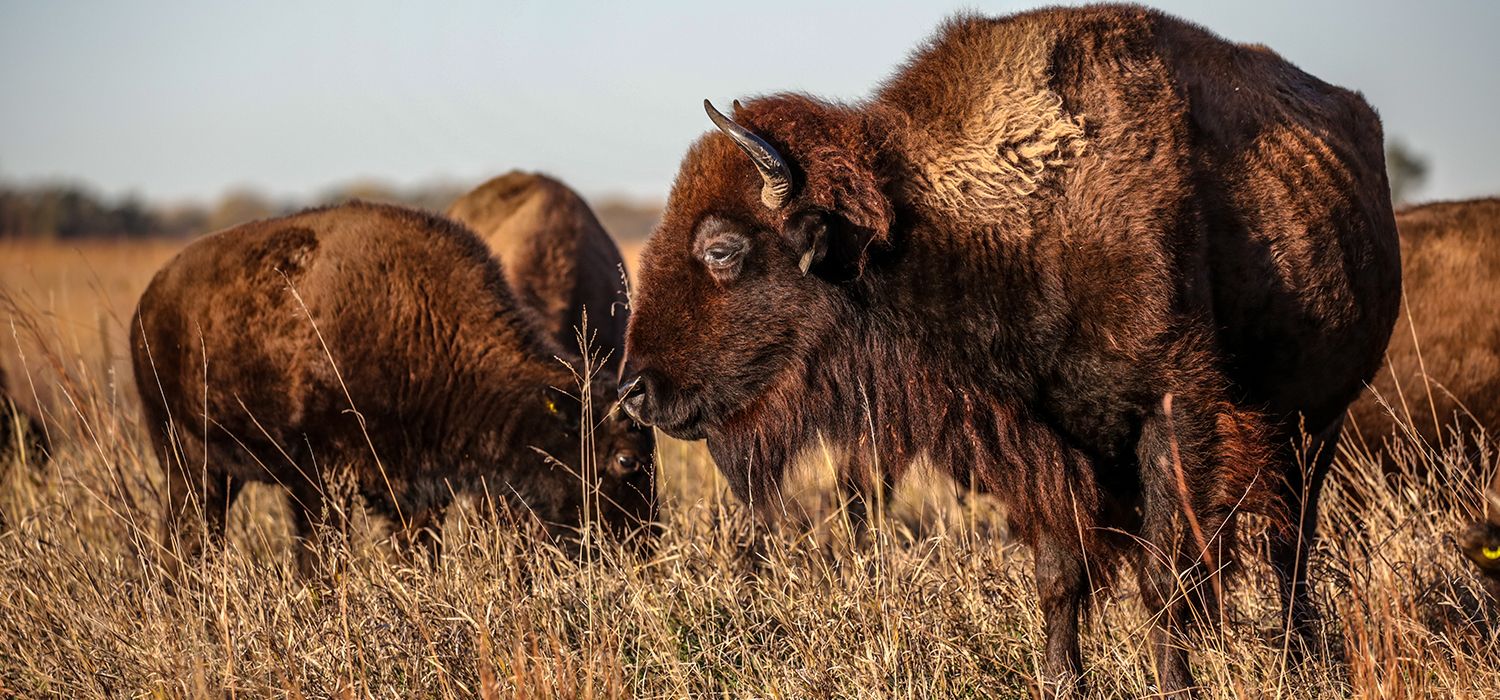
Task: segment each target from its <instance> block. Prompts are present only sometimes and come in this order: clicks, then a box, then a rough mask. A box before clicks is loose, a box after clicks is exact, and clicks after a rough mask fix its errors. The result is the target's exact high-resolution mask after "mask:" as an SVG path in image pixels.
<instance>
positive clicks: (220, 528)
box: [163, 464, 244, 578]
mask: <svg viewBox="0 0 1500 700" xmlns="http://www.w3.org/2000/svg"><path fill="white" fill-rule="evenodd" d="M166 471H167V489H166V490H167V513H166V518H165V522H164V524H163V540H164V544H166V545H167V546H168V547H169V550H170V552H171V554H170V556H169V558H168V560H167V564H166V567H167V571H168V573H169V574H170V575H171V576H173V577H174V578H175V577H176V576H177V574H178V573H179V572H180V571H181V570H182V569H183V568H184V567H187V566H190V565H192V564H193V563H194V562H196V561H197V560H198V558H199V557H200V556H201V555H202V553H203V550H204V548H205V547H214V548H218V547H219V546H221V545H222V544H223V541H224V529H225V526H226V525H227V523H228V520H229V507H230V506H231V505H233V504H234V501H235V498H236V497H238V496H239V493H240V488H241V487H242V486H243V485H244V482H243V481H241V480H240V479H236V478H234V477H232V476H229V475H227V474H220V473H216V472H214V471H211V470H210V468H209V467H208V466H205V465H199V466H196V467H192V466H183V465H178V464H170V465H169V466H168V467H167V470H166Z"/></svg>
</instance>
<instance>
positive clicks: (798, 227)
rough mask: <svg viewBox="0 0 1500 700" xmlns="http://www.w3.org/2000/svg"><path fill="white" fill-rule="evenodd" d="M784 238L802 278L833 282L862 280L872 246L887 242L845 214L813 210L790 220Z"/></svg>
mask: <svg viewBox="0 0 1500 700" xmlns="http://www.w3.org/2000/svg"><path fill="white" fill-rule="evenodd" d="M782 235H783V237H784V238H785V239H786V242H787V246H788V247H789V248H791V251H792V254H793V255H796V256H797V267H798V268H800V269H801V270H802V274H804V275H806V274H808V273H810V272H811V273H813V274H816V275H817V276H819V277H822V278H824V279H828V280H831V281H847V280H852V279H854V278H856V277H859V275H860V273H861V272H863V271H864V268H865V262H866V261H867V260H868V249H869V247H870V245H871V243H873V242H877V241H884V240H885V233H884V231H881V232H880V234H879V235H875V234H874V233H873V232H872V231H870V230H869V229H868V228H866V227H863V226H860V225H858V224H855V223H854V222H852V221H850V220H848V219H847V218H845V217H844V216H843V215H842V214H840V213H836V212H830V211H827V210H823V209H811V210H807V211H803V212H800V213H797V214H794V215H792V216H791V217H789V218H788V219H787V223H786V225H785V227H784V228H783V229H782Z"/></svg>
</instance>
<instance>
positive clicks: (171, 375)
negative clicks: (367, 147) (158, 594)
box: [131, 203, 655, 568]
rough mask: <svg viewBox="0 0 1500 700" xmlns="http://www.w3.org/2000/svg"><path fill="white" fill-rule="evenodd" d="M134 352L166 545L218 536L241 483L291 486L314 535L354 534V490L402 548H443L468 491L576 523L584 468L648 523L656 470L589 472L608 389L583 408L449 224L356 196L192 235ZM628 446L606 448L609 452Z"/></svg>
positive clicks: (150, 300) (607, 513)
mask: <svg viewBox="0 0 1500 700" xmlns="http://www.w3.org/2000/svg"><path fill="white" fill-rule="evenodd" d="M131 347H132V352H133V359H134V363H135V376H136V384H137V386H138V387H139V388H140V392H141V399H142V403H143V404H144V408H145V416H146V420H147V423H148V425H149V426H150V429H151V432H152V434H153V437H155V438H156V445H157V454H158V457H159V458H160V460H161V463H162V466H163V468H164V469H166V471H167V476H168V481H167V491H168V498H169V507H170V513H169V514H168V523H167V526H168V535H169V539H172V538H173V537H174V536H175V538H176V540H177V541H179V542H183V543H186V544H187V545H188V546H189V547H191V548H192V551H195V550H196V549H197V547H198V546H199V542H200V540H201V537H200V536H201V535H202V534H203V533H202V532H200V531H199V527H200V525H201V523H200V520H199V517H200V516H199V513H196V512H194V511H195V510H198V509H201V516H202V519H203V520H206V521H207V528H208V532H207V534H208V535H209V536H210V537H212V538H215V539H216V538H217V537H219V536H221V535H222V532H223V528H224V519H225V515H226V511H227V509H228V508H229V507H230V505H232V503H233V501H234V498H235V495H236V494H237V493H238V492H239V490H240V487H241V486H242V485H243V484H245V483H246V482H249V481H261V482H274V483H279V484H282V485H283V486H284V487H285V488H286V489H287V490H288V491H290V493H291V496H292V499H291V500H292V502H293V512H294V514H295V516H296V524H297V533H298V535H299V536H301V537H303V538H306V537H308V536H310V535H311V534H313V532H314V529H315V525H316V524H317V523H318V522H320V521H325V522H327V521H328V520H329V519H331V522H329V524H332V525H334V526H335V527H336V528H341V527H342V524H343V523H342V512H341V511H342V509H340V508H338V507H335V506H333V505H331V504H328V503H325V496H326V495H327V494H328V493H329V489H328V487H329V485H330V483H331V482H336V481H339V480H344V481H346V482H352V483H353V485H354V487H355V489H356V490H357V491H358V492H359V493H361V494H362V495H363V496H364V497H365V499H366V501H367V502H368V503H370V504H371V505H372V507H374V508H375V510H377V511H378V512H380V513H382V514H385V515H388V516H390V517H392V518H394V519H395V520H396V521H397V522H398V523H399V525H400V529H399V530H398V540H399V541H401V542H403V543H405V544H408V545H410V544H412V543H414V542H420V543H421V544H423V545H425V546H426V547H427V548H428V549H429V551H430V552H432V553H433V554H434V555H436V553H437V546H438V544H439V542H438V534H439V533H438V528H439V527H441V523H442V515H443V511H444V508H445V507H446V506H447V505H448V504H449V502H450V500H451V497H452V495H453V494H454V493H455V492H460V493H461V492H463V491H465V490H473V491H480V490H482V491H483V492H484V493H487V494H490V495H493V496H495V497H496V498H506V499H509V500H510V502H511V503H512V504H513V505H514V506H516V507H517V508H518V509H520V510H523V511H530V512H533V513H535V514H536V515H537V516H538V517H539V518H540V519H541V520H542V521H543V522H544V523H546V524H548V525H549V526H550V527H552V528H553V529H554V530H557V529H561V528H568V527H572V526H576V525H577V524H578V523H579V520H580V517H581V514H582V512H583V504H584V495H583V490H584V489H583V487H582V486H581V484H580V474H585V475H588V478H589V479H590V480H589V481H588V482H587V488H588V489H590V490H596V491H597V494H598V501H599V503H600V506H601V507H600V511H601V512H602V516H603V521H604V524H605V525H607V526H608V528H609V529H610V530H612V531H614V532H616V533H626V532H628V531H630V530H631V529H632V528H634V527H635V526H636V525H638V524H640V523H642V522H644V521H648V520H650V519H652V518H653V517H654V508H655V492H654V481H653V479H654V474H653V471H652V469H651V465H650V464H649V463H647V462H641V461H634V462H626V461H622V460H618V459H615V458H614V457H615V455H612V454H597V455H595V456H594V458H595V459H597V460H598V461H597V462H596V464H597V465H598V469H597V470H592V469H590V470H588V471H585V470H584V469H583V468H582V467H583V465H580V463H579V462H580V445H581V444H582V442H581V436H580V434H579V432H580V420H583V421H591V420H598V418H599V417H602V416H604V415H605V414H606V413H607V412H608V411H610V410H611V408H612V406H613V398H614V390H613V386H614V385H613V382H610V383H609V385H608V386H609V389H608V390H605V389H603V388H600V387H598V386H595V387H594V388H593V390H592V392H591V393H590V394H589V395H588V397H587V398H588V405H584V404H583V403H581V402H580V401H579V400H578V399H577V398H575V397H573V396H571V395H570V394H569V393H568V392H567V391H566V388H567V387H571V386H574V385H575V382H574V378H573V377H572V375H571V373H570V372H569V371H568V370H567V369H566V368H565V367H563V366H562V365H561V364H560V363H559V362H558V361H557V360H556V359H555V356H556V355H557V354H558V353H559V350H558V348H557V347H556V345H555V344H554V343H553V342H552V339H551V338H550V337H549V336H548V335H547V334H546V333H545V332H543V330H542V329H541V328H540V327H539V326H538V324H537V323H536V321H535V319H534V318H533V316H532V314H530V313H529V312H528V311H525V310H524V309H523V308H521V307H520V306H519V305H518V304H517V303H516V302H515V300H514V299H513V297H512V295H511V292H510V289H509V288H508V287H507V286H506V283H505V279H504V276H503V274H502V272H501V269H500V266H499V264H498V263H497V262H496V261H495V260H494V258H492V257H491V256H490V254H489V251H488V250H487V249H486V248H485V247H484V244H483V243H482V242H480V241H479V239H478V238H476V237H475V236H474V235H473V234H472V233H470V232H469V231H468V230H466V229H464V228H463V227H462V226H460V225H458V224H456V223H453V222H450V221H448V220H446V219H442V218H439V217H436V216H432V215H428V214H423V213H419V212H414V211H409V210H405V209H401V208H397V207H389V206H378V205H371V204H358V203H356V204H349V205H344V206H339V207H333V208H328V209H319V210H310V211H306V212H303V213H300V214H296V215H293V216H288V217H284V218H278V219H270V220H266V221H259V222H254V223H249V224H245V225H243V226H239V227H236V228H233V229H230V230H227V231H224V232H221V233H219V234H216V235H214V236H211V237H208V238H206V239H203V240H201V241H198V242H196V243H194V244H192V245H190V246H188V247H187V248H186V249H184V250H183V251H182V253H180V254H179V255H178V256H177V257H176V258H175V259H173V260H172V261H171V262H169V263H168V264H167V265H166V266H165V267H164V268H162V270H161V271H160V272H158V273H157V275H156V277H155V278H154V279H153V280H152V282H151V285H150V286H149V287H148V288H147V290H146V292H145V294H144V295H143V296H142V297H141V301H140V304H139V306H138V307H137V309H136V316H135V320H134V322H133V324H132V338H131ZM615 425H617V423H615V422H612V421H605V422H604V423H603V426H604V430H605V431H608V430H609V429H610V428H611V427H612V426H615ZM616 437H617V436H612V435H607V434H601V435H596V436H595V437H594V441H595V444H596V445H598V446H599V447H603V448H609V449H614V448H615V445H616V442H617V440H616ZM306 553H307V551H306V550H305V549H304V561H303V564H304V568H305V567H306V566H307V565H308V564H309V563H310V560H308V559H306V558H305V556H306Z"/></svg>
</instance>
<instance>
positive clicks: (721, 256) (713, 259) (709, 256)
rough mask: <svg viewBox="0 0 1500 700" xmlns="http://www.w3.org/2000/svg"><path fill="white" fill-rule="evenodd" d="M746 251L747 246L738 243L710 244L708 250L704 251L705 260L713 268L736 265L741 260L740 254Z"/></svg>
mask: <svg viewBox="0 0 1500 700" xmlns="http://www.w3.org/2000/svg"><path fill="white" fill-rule="evenodd" d="M744 252H745V247H744V246H742V245H737V244H731V243H723V244H719V245H714V246H709V248H708V250H705V251H703V262H704V264H706V265H708V266H709V267H711V268H714V269H717V270H723V269H726V268H728V267H730V266H732V265H734V264H735V262H736V261H738V260H739V258H740V254H742V253H744Z"/></svg>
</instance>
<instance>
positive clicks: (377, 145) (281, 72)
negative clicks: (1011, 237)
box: [0, 0, 1500, 202]
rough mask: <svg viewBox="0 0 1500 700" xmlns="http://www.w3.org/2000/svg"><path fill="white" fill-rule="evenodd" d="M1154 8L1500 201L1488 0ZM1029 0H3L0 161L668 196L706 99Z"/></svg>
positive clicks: (860, 56) (167, 178)
mask: <svg viewBox="0 0 1500 700" xmlns="http://www.w3.org/2000/svg"><path fill="white" fill-rule="evenodd" d="M1149 4H1152V5H1154V6H1158V7H1161V8H1163V9H1165V10H1167V11H1169V12H1172V13H1174V14H1177V15H1179V16H1182V17H1185V18H1187V19H1190V20H1193V21H1195V22H1198V23H1200V24H1203V25H1204V26H1207V27H1208V28H1210V29H1212V30H1214V31H1216V32H1218V33H1219V34H1221V35H1223V36H1225V37H1227V38H1230V39H1232V40H1235V41H1242V42H1254V43H1263V44H1266V45H1267V46H1269V47H1271V48H1272V49H1274V50H1276V51H1278V52H1279V53H1281V54H1282V55H1283V56H1285V57H1286V58H1287V59H1288V60H1290V61H1292V62H1294V63H1296V64H1297V65H1299V66H1300V67H1302V68H1303V69H1305V70H1307V71H1308V72H1310V73H1312V74H1314V75H1317V76H1318V77H1320V78H1322V79H1324V80H1327V81H1329V82H1332V83H1335V84H1339V85H1342V86H1345V87H1348V88H1352V89H1356V90H1360V91H1361V92H1363V93H1364V94H1365V95H1366V97H1367V98H1368V99H1369V100H1370V102H1371V103H1372V104H1374V105H1375V106H1376V108H1377V109H1379V110H1380V112H1381V114H1382V116H1383V118H1384V120H1385V128H1386V135H1387V137H1388V138H1392V139H1396V140H1399V141H1402V142H1404V143H1405V144H1406V145H1407V146H1408V147H1409V148H1410V149H1411V150H1412V151H1413V152H1414V153H1416V154H1418V155H1420V156H1422V157H1424V158H1425V159H1427V161H1428V163H1429V166H1430V171H1429V174H1428V179H1427V183H1426V186H1425V187H1423V188H1422V189H1421V190H1419V191H1417V192H1416V197H1417V199H1419V200H1426V199H1447V198H1459V197H1469V196H1478V195H1485V194H1500V171H1497V169H1496V168H1495V167H1494V166H1493V165H1492V162H1493V161H1495V160H1496V159H1497V157H1500V134H1497V133H1496V132H1495V129H1493V127H1492V121H1493V115H1494V114H1496V113H1497V112H1500V95H1497V91H1496V90H1495V89H1494V88H1493V85H1494V77H1493V75H1492V74H1491V71H1493V69H1495V68H1496V67H1500V43H1497V42H1495V41H1494V40H1493V37H1492V34H1493V32H1494V29H1495V27H1497V26H1500V3H1483V2H1445V3H1434V4H1422V5H1417V4H1411V3H1404V2H1394V1H1390V0H1386V1H1380V2H1353V1H1351V0H1342V1H1340V2H1335V3H1293V2H1289V1H1287V0H1277V1H1276V2H1269V3H1257V4H1256V5H1255V6H1253V7H1252V6H1243V5H1241V4H1239V3H1224V4H1220V3H1207V4H1203V3H1189V2H1183V1H1180V0H1173V1H1170V2H1154V3H1149ZM1038 5H1039V3H1019V2H987V3H965V4H962V5H960V4H953V5H923V4H921V3H895V2H885V1H880V2H854V1H853V0H840V1H839V2H836V3H831V4H826V5H816V6H813V5H807V6H804V5H802V4H799V3H791V2H779V1H778V2H762V3H757V4H756V5H755V8H756V9H757V10H758V11H759V12H760V13H761V16H759V17H755V16H752V15H749V14H747V13H746V12H745V11H744V8H743V7H742V6H717V5H714V6H700V5H689V4H687V3H681V2H671V3H662V4H656V5H652V6H649V7H639V6H632V5H625V4H620V5H618V6H605V7H592V6H587V5H579V4H575V3H531V2H521V3H501V4H491V3H480V2H465V3H457V4H445V5H442V6H429V5H425V4H424V5H408V4H399V3H390V2H371V3H359V4H354V3H342V2H340V3H326V4H325V3H318V4H310V5H303V4H293V3H269V4H259V3H257V4H256V5H255V6H254V7H247V6H240V5H220V4H207V3H203V4H199V3H187V2H181V1H179V0H153V1H150V2H142V3H130V4H126V3H119V4H114V3H98V4H92V3H90V4H83V3H58V2H31V1H29V0H28V1H25V2H7V3H5V4H4V5H3V6H0V90H3V94H5V95H6V103H7V105H8V106H7V109H5V110H0V180H3V181H6V182H32V181H39V180H47V181H56V180H64V181H76V182H80V183H83V184H86V185H88V186H91V187H95V188H97V189H99V190H100V191H101V192H103V193H105V194H108V195H112V196H118V195H123V194H135V195H138V196H142V197H144V198H147V199H150V200H153V201H164V202H171V201H183V200H209V199H213V198H216V197H218V196H219V195H221V194H222V193H223V192H224V191H226V190H228V189H231V188H239V187H248V188H252V189H255V190H258V191H262V192H265V193H266V194H268V195H270V196H273V197H277V198H292V197H297V198H305V197H307V196H308V195H310V194H313V193H317V192H319V191H324V190H326V189H327V188H329V187H330V186H335V185H339V184H343V183H348V182H351V181H362V180H374V181H380V182H385V183H390V184H392V185H395V186H400V187H410V186H413V185H418V184H423V183H429V182H434V181H451V182H455V183H465V182H474V181H478V180H480V179H483V178H486V177H489V176H491V175H494V174H496V173H498V172H501V171H504V170H508V169H511V168H522V169H528V170H542V171H545V172H548V173H551V174H553V175H556V176H558V177H560V178H562V179H564V180H566V181H567V182H569V183H570V184H572V185H574V186H575V187H576V188H577V189H579V190H580V191H582V192H584V193H585V194H587V195H589V196H592V197H606V196H629V197H636V198H649V199H655V200H660V199H662V198H664V197H665V195H666V191H667V188H668V186H669V185H670V182H671V178H672V177H673V176H674V174H675V171H676V166H677V162H678V159H679V158H680V157H681V155H682V153H683V151H684V150H685V149H686V147H687V146H688V144H689V143H690V142H691V141H692V140H693V139H695V138H697V136H698V135H699V134H701V133H703V132H704V131H705V130H706V129H707V128H708V126H709V124H708V120H707V119H706V118H705V117H704V115H703V112H702V109H701V107H700V102H701V101H702V99H703V98H705V97H708V98H711V99H713V100H715V101H716V102H719V103H721V104H723V105H727V104H728V103H729V101H730V100H732V99H734V98H736V97H743V96H746V95H755V94H760V93H767V92H779V91H787V90H795V91H805V92H809V93H812V94H816V95H820V96H824V97H829V98H834V99H842V100H854V99H859V98H862V97H864V96H866V95H868V94H869V93H870V92H871V91H872V90H873V89H874V88H875V86H876V85H877V84H878V83H879V82H880V81H881V80H882V79H884V78H885V77H886V76H887V75H889V74H890V73H891V72H892V70H893V69H894V68H895V67H896V66H897V65H898V64H900V63H901V62H902V61H903V60H904V59H905V58H906V56H907V55H908V54H909V53H910V51H911V50H912V49H913V48H915V47H916V46H917V45H918V44H919V43H920V42H922V41H923V40H924V39H926V38H927V37H928V36H929V35H930V34H931V33H932V32H933V30H934V29H935V28H936V27H937V25H938V24H939V23H940V22H941V21H942V19H943V18H945V17H948V16H950V15H952V14H954V13H955V12H956V11H958V10H959V9H967V10H972V11H976V12H980V13H983V14H992V15H995V14H1006V13H1009V12H1014V11H1017V10H1021V9H1026V8H1031V7H1036V6H1038ZM747 36H754V37H755V41H754V43H753V44H752V43H751V42H749V41H747V40H746V39H745V37H747Z"/></svg>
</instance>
